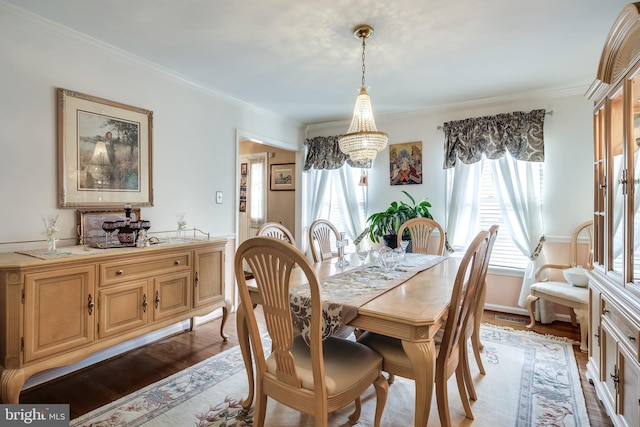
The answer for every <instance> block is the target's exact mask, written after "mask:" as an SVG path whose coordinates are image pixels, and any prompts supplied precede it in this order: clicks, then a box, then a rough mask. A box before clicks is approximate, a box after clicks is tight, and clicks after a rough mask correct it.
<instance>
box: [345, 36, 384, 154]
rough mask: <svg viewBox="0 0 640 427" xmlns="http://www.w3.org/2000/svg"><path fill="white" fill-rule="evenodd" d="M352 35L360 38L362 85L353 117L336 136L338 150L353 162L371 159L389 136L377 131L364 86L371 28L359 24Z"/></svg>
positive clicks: (369, 100) (369, 99)
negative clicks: (366, 47)
mask: <svg viewBox="0 0 640 427" xmlns="http://www.w3.org/2000/svg"><path fill="white" fill-rule="evenodd" d="M353 35H354V36H355V37H356V38H359V39H362V86H361V87H360V94H358V97H357V98H356V106H355V108H354V109H353V119H351V125H350V126H349V129H348V130H347V133H346V134H344V135H341V136H340V137H338V144H339V145H340V150H341V151H342V152H343V153H345V154H346V155H348V156H349V157H350V158H351V160H353V161H354V162H366V161H373V159H375V158H376V154H378V151H382V150H384V149H385V147H386V146H387V142H388V141H389V137H388V136H387V134H386V133H384V132H378V129H377V128H376V123H375V121H374V119H373V111H372V110H371V98H369V94H368V93H367V88H366V86H365V80H364V73H365V65H364V58H365V56H364V51H365V40H366V39H367V38H369V37H371V36H372V35H373V28H372V27H371V26H369V25H361V26H358V27H356V28H355V30H354V32H353Z"/></svg>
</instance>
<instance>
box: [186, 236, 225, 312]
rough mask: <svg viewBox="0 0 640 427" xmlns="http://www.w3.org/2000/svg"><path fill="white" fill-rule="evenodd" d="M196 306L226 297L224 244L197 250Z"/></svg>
mask: <svg viewBox="0 0 640 427" xmlns="http://www.w3.org/2000/svg"><path fill="white" fill-rule="evenodd" d="M194 265H195V270H194V276H195V277H194V293H193V306H194V308H198V307H202V306H205V305H207V304H212V303H214V302H218V301H220V300H222V299H224V245H220V246H215V247H212V248H207V249H201V250H197V251H196V252H195V263H194Z"/></svg>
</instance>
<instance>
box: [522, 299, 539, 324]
mask: <svg viewBox="0 0 640 427" xmlns="http://www.w3.org/2000/svg"><path fill="white" fill-rule="evenodd" d="M539 299H540V297H537V296H535V295H529V296H528V297H527V302H526V303H525V305H526V306H527V310H529V318H530V319H531V323H529V324H528V325H527V328H529V329H531V328H533V327H534V326H535V325H536V316H535V314H534V312H533V304H535V302H536V301H538V300H539Z"/></svg>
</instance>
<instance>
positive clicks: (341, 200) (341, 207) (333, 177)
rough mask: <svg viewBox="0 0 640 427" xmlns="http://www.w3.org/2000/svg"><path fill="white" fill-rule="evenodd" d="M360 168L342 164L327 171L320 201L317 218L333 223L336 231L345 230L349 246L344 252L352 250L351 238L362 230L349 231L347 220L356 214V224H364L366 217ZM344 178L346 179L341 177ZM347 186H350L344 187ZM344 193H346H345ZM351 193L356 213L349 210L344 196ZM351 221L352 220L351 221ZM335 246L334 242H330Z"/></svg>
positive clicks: (364, 188) (365, 191)
mask: <svg viewBox="0 0 640 427" xmlns="http://www.w3.org/2000/svg"><path fill="white" fill-rule="evenodd" d="M360 173H361V171H360V169H357V168H352V167H350V166H347V165H344V166H342V168H340V169H336V170H332V171H329V182H328V183H327V191H326V193H325V198H324V200H323V201H322V207H321V209H320V216H319V218H324V219H327V220H329V221H331V222H332V223H333V225H335V226H336V228H337V229H338V231H340V232H342V231H344V232H346V233H347V238H348V239H349V246H347V247H346V248H345V252H354V251H355V248H354V246H353V239H355V238H356V237H357V236H358V234H360V233H361V232H362V230H356V232H355V235H353V234H354V233H353V232H351V228H352V227H350V226H349V224H348V223H347V221H350V220H351V219H350V218H351V215H354V214H355V215H357V216H358V219H357V221H358V222H356V224H364V223H365V220H366V218H365V217H364V216H365V212H366V195H367V187H363V186H360V185H358V182H359V179H360ZM343 178H346V179H343ZM344 186H348V187H350V188H344ZM345 193H346V194H345ZM349 194H352V195H354V196H355V200H356V203H357V206H358V211H357V212H356V213H354V212H352V211H351V210H349V208H348V206H349V204H348V203H347V201H346V197H349V196H348V195H349ZM352 222H353V221H352ZM332 244H333V245H334V246H335V242H332Z"/></svg>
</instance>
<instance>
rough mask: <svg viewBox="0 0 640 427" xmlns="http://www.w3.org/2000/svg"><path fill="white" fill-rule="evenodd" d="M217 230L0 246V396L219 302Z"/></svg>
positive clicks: (225, 305) (12, 399)
mask: <svg viewBox="0 0 640 427" xmlns="http://www.w3.org/2000/svg"><path fill="white" fill-rule="evenodd" d="M226 243H227V239H211V240H191V241H182V242H171V241H169V242H164V243H160V244H157V245H153V246H151V247H147V248H111V249H105V250H102V249H94V248H90V247H88V246H74V247H71V248H60V249H58V251H57V252H56V253H55V254H53V255H51V254H46V252H42V254H46V255H45V256H39V254H38V251H27V252H23V253H0V369H2V371H1V374H0V401H1V402H2V403H13V404H16V403H18V402H19V395H20V390H21V389H22V387H23V385H24V382H25V380H26V379H27V378H29V377H30V376H31V375H33V374H35V373H37V372H41V371H44V370H46V369H50V368H56V367H60V366H65V365H68V364H71V363H75V362H78V361H80V360H82V359H84V358H86V357H87V356H89V355H91V354H93V353H95V352H97V351H101V350H104V349H106V348H109V347H112V346H114V345H117V344H120V343H123V342H125V341H128V340H131V339H134V338H137V337H140V336H142V335H145V334H148V333H150V332H153V331H156V330H158V329H161V328H164V327H167V326H170V325H172V324H175V323H178V322H181V321H185V320H190V323H189V328H190V329H192V328H193V327H194V325H195V322H194V318H195V317H196V316H204V315H206V314H209V313H211V312H212V311H213V310H216V309H218V308H222V310H223V311H222V326H221V328H220V334H221V335H222V337H223V338H224V339H225V340H226V338H227V337H226V336H225V335H224V332H223V328H224V326H225V323H226V320H227V315H228V313H229V312H230V310H231V304H230V302H229V301H227V300H225V297H224V295H225V292H224V291H225V283H224V282H225V279H224V278H225V268H224V266H225V259H224V258H225V246H226Z"/></svg>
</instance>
